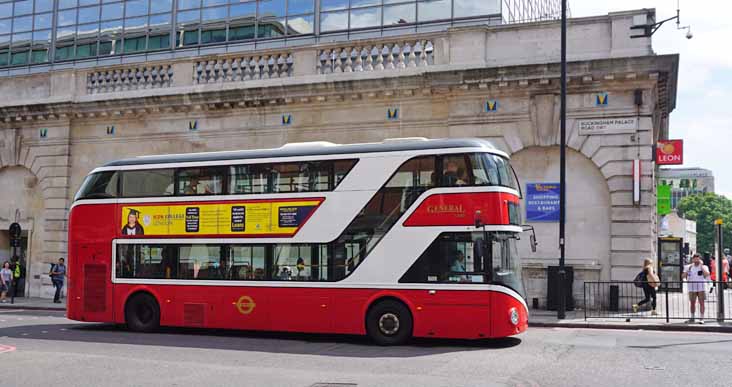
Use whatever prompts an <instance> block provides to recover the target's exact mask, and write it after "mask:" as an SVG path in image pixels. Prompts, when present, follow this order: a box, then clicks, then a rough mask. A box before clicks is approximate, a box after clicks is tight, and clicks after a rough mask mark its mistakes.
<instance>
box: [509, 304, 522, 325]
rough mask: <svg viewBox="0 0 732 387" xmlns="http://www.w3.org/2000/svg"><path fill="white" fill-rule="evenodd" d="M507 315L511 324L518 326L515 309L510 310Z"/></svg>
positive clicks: (517, 315) (517, 316)
mask: <svg viewBox="0 0 732 387" xmlns="http://www.w3.org/2000/svg"><path fill="white" fill-rule="evenodd" d="M508 315H509V318H510V319H511V324H513V325H518V323H519V314H518V311H517V310H516V308H511V309H510V310H509V313H508Z"/></svg>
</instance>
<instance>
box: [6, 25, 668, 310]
mask: <svg viewBox="0 0 732 387" xmlns="http://www.w3.org/2000/svg"><path fill="white" fill-rule="evenodd" d="M632 16H633V13H632V12H630V13H617V14H610V15H608V16H603V17H597V18H585V19H578V20H574V21H572V23H570V36H571V37H573V38H572V39H575V40H576V41H577V42H579V41H580V40H581V39H580V37H585V38H587V40H592V39H595V41H596V42H597V44H589V43H587V44H577V45H576V46H573V47H574V48H573V50H572V51H573V53H572V54H571V55H570V58H572V60H573V62H571V63H569V67H568V74H569V77H568V99H567V101H568V126H567V127H568V136H567V143H568V146H569V147H570V148H571V149H572V151H571V153H570V167H574V166H576V169H573V170H572V171H571V172H570V178H571V179H572V180H576V181H570V184H572V186H573V187H575V188H577V191H574V192H573V193H572V194H571V195H576V198H575V200H572V201H570V202H569V206H568V214H570V217H569V221H570V225H569V231H570V234H569V235H568V248H569V250H568V252H569V256H568V257H569V263H570V264H573V265H575V267H576V270H577V277H576V278H577V279H581V278H593V279H617V280H627V279H628V278H632V275H633V274H634V273H635V271H637V270H636V269H637V265H638V261H639V257H640V256H642V255H652V256H654V255H655V228H656V227H655V216H654V214H655V186H654V182H653V173H654V169H655V166H654V165H653V162H652V155H651V149H652V145H653V143H654V142H655V141H656V140H657V139H658V138H659V136H662V134H663V133H665V131H666V130H667V129H666V128H667V124H668V113H669V112H670V110H672V109H673V106H674V96H675V80H676V78H675V77H676V67H677V64H678V57H677V56H656V55H653V53H652V51H651V49H650V39H633V40H630V38H629V37H628V33H625V32H622V31H625V29H626V27H627V26H628V25H629V24H628V23H630V20H631V19H632ZM557 28H558V27H557V23H553V22H541V23H534V24H525V25H521V26H498V27H481V28H477V27H470V28H455V29H451V30H449V31H447V32H441V33H430V34H420V35H414V36H411V35H410V36H401V37H395V38H391V40H389V39H377V40H369V41H353V42H346V43H338V44H335V43H334V44H325V45H317V46H310V47H300V48H297V49H290V50H270V51H261V52H256V53H232V54H227V55H219V56H211V57H200V58H193V59H191V58H184V59H178V60H170V61H165V62H148V63H141V64H120V65H118V66H112V67H96V68H84V69H82V68H78V69H70V70H64V71H56V72H51V73H46V74H36V75H29V76H16V77H11V78H0V91H2V90H5V91H6V92H5V93H0V133H3V137H2V142H1V146H0V168H2V167H23V168H26V169H27V170H28V171H29V173H31V174H32V176H33V177H34V178H35V179H36V181H35V186H36V187H37V188H36V189H37V192H38V193H39V195H40V196H39V197H40V198H42V199H41V200H42V204H41V202H39V203H37V204H35V205H34V207H33V206H31V207H32V208H33V209H34V211H35V212H33V211H29V210H28V209H26V210H22V211H24V213H26V212H27V213H29V214H31V213H32V214H33V215H32V221H33V222H34V223H33V236H32V245H33V258H32V264H31V266H30V268H31V270H30V275H31V276H32V278H33V279H34V280H36V282H37V284H34V285H33V286H32V287H31V289H32V290H31V295H44V296H48V295H49V291H50V288H49V286H48V284H45V285H41V284H40V281H38V280H39V279H42V278H43V277H44V276H43V275H42V274H43V272H44V271H46V270H47V266H45V265H46V263H47V262H50V261H53V260H55V259H56V258H57V257H58V256H59V255H65V254H66V249H67V241H66V230H67V222H66V219H67V216H68V208H69V205H70V202H71V199H72V197H73V194H74V193H75V192H76V190H77V189H78V187H79V185H80V184H81V182H82V180H83V178H84V176H85V175H86V174H87V173H88V172H89V171H90V170H92V169H93V168H95V167H98V166H100V165H102V164H103V163H105V162H107V161H110V160H113V159H117V158H123V157H130V156H135V155H146V154H162V153H183V152H202V151H217V150H230V149H253V148H269V147H277V146H280V145H282V144H284V143H287V142H301V141H317V140H327V141H332V142H337V143H353V142H371V141H380V140H383V139H384V138H390V137H410V136H424V137H431V138H440V137H483V138H488V139H490V140H492V141H493V142H494V143H495V144H496V146H498V147H499V148H501V149H503V150H505V151H506V152H507V153H509V154H513V155H514V156H515V157H516V160H515V163H516V165H517V170H518V172H519V178H520V179H522V180H523V182H524V183H525V182H527V181H529V180H532V179H542V180H545V179H555V178H556V174H557V172H556V171H553V170H552V166H553V165H554V164H552V162H550V161H549V162H548V161H547V160H550V159H554V158H555V156H556V153H557V152H556V149H557V146H558V144H559V131H558V126H559V99H558V95H557V94H558V90H559V65H558V64H557V63H556V59H555V58H554V56H555V54H556V56H557V57H558V53H557V52H556V47H554V46H553V44H554V43H552V42H553V40H552V39H551V36H553V34H554V31H555V30H556V29H557ZM374 47H377V48H378V47H381V48H382V49H383V48H384V47H387V48H389V49H390V50H391V52H393V53H394V54H393V55H392V56H383V55H382V56H376V57H374V56H370V55H368V54H364V53H369V52H373V48H374ZM406 47H409V48H408V49H407V48H406ZM517 47H518V48H521V49H513V48H517ZM531 47H535V48H536V47H541V50H538V51H536V50H535V51H536V52H534V53H533V54H532V55H533V56H532V57H526V53H527V52H530V48H531ZM370 50H371V51H370ZM335 52H337V53H338V56H337V57H338V60H337V61H335V62H334V61H333V60H332V59H328V58H332V56H331V55H330V54H331V53H335ZM14 88H19V89H22V90H20V91H19V92H18V93H17V94H16V95H15V96H14V98H13V95H12V90H13V89H14ZM637 90H638V91H639V92H640V93H641V95H642V103H641V104H640V105H636V104H635V95H636V91H637ZM598 95H603V96H605V97H606V98H608V102H607V104H597V102H596V101H597V98H598ZM488 103H494V104H495V105H493V106H496V109H487V108H486V106H487V104H488ZM389 109H398V111H399V114H398V119H389V118H388V117H387V111H388V110H389ZM283 117H288V118H290V120H289V121H287V122H286V120H283ZM623 117H632V118H636V119H637V122H638V126H637V128H635V130H633V131H632V132H623V133H611V134H603V135H581V134H580V132H579V129H578V126H579V124H578V123H579V120H582V119H594V118H623ZM634 159H639V160H641V161H642V162H643V171H642V172H643V177H642V181H641V187H642V192H641V201H640V203H638V204H636V203H633V200H632V171H631V166H632V161H633V160H634ZM532 166H536V167H532ZM0 171H1V170H0ZM0 176H1V175H0ZM570 197H573V196H570ZM25 207H28V206H25ZM572 214H577V217H576V218H575V217H574V216H575V215H572ZM0 226H2V225H1V224H0ZM538 228H539V238H540V242H541V250H540V251H539V252H537V254H531V253H530V252H528V251H523V254H524V257H525V258H526V259H527V260H526V262H527V266H526V268H527V278H529V277H530V278H535V279H536V281H534V282H533V283H531V284H528V285H527V286H528V287H529V289H531V290H530V292H531V294H532V295H537V296H539V297H543V292H542V290H541V289H545V288H546V286H545V285H542V284H541V281H542V279H541V278H542V277H541V276H542V274H541V273H542V270H545V267H546V266H547V265H550V264H552V258H556V257H558V249H556V236H555V235H554V233H555V231H554V230H553V229H552V227H551V225H544V226H540V227H538ZM573 241H574V242H573ZM69 258H70V259H73V257H69ZM37 276H38V277H37ZM575 283H576V284H578V283H579V282H575ZM576 286H579V285H576ZM576 290H577V288H575V291H576Z"/></svg>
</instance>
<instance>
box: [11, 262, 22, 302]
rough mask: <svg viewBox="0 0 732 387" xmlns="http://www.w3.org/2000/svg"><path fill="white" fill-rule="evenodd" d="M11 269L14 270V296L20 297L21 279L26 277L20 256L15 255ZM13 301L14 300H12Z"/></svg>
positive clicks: (12, 285)
mask: <svg viewBox="0 0 732 387" xmlns="http://www.w3.org/2000/svg"><path fill="white" fill-rule="evenodd" d="M10 270H12V271H13V280H12V281H11V287H12V289H13V293H12V297H13V298H15V297H18V288H19V287H20V281H21V279H23V278H25V268H24V267H23V265H22V264H21V263H20V258H19V257H18V256H17V255H16V256H13V259H12V262H11V264H10ZM11 301H12V300H11Z"/></svg>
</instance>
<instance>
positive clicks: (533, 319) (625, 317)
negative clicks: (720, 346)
mask: <svg viewBox="0 0 732 387" xmlns="http://www.w3.org/2000/svg"><path fill="white" fill-rule="evenodd" d="M706 317H707V318H705V319H704V324H703V325H701V324H698V321H697V323H694V324H691V323H686V322H685V320H684V319H671V320H670V321H669V322H666V319H665V318H664V317H663V316H658V317H656V318H651V317H649V316H647V315H646V314H642V313H635V314H634V313H618V314H616V315H614V316H608V317H604V318H587V319H585V314H584V311H582V310H574V311H567V312H566V316H565V318H564V319H562V320H560V319H558V318H557V312H556V311H549V310H536V309H534V310H531V311H530V312H529V327H544V328H597V329H635V330H640V329H642V330H655V331H682V332H721V333H732V321H728V322H722V323H720V322H717V320H716V319H715V318H714V316H713V314H711V313H709V312H707V315H706ZM697 320H698V319H697Z"/></svg>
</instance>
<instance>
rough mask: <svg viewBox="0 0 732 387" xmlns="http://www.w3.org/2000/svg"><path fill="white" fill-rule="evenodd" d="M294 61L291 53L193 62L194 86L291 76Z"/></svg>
mask: <svg viewBox="0 0 732 387" xmlns="http://www.w3.org/2000/svg"><path fill="white" fill-rule="evenodd" d="M294 64H295V63H294V60H293V58H292V54H291V53H280V54H272V55H253V56H250V55H245V56H236V57H227V58H212V59H203V60H199V61H196V62H195V65H194V71H193V82H194V83H195V84H206V83H224V82H241V81H249V80H257V79H272V78H287V77H290V76H292V70H293V68H294Z"/></svg>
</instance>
